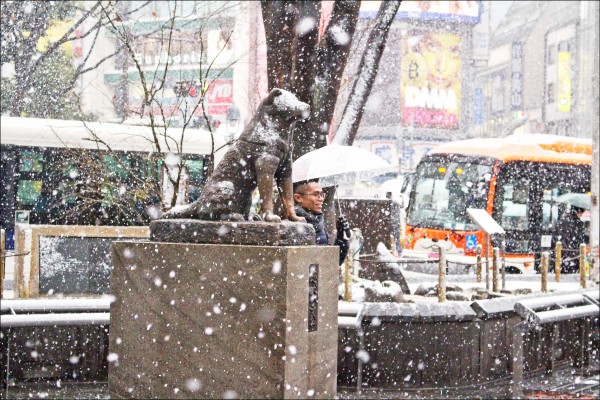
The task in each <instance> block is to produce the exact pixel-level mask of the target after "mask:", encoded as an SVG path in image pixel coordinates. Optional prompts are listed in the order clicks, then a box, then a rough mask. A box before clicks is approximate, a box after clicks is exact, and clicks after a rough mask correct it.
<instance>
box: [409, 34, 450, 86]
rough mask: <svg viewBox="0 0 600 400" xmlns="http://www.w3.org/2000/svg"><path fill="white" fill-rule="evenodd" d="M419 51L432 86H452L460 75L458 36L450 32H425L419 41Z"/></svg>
mask: <svg viewBox="0 0 600 400" xmlns="http://www.w3.org/2000/svg"><path fill="white" fill-rule="evenodd" d="M419 53H421V55H422V56H423V57H424V58H425V61H426V63H427V67H428V81H429V84H430V85H431V86H432V87H437V88H440V89H447V88H450V87H453V86H454V85H455V84H456V83H457V82H458V79H459V76H460V36H459V35H455V34H452V33H435V32H429V33H427V34H425V35H424V36H423V37H422V39H421V41H420V42H419Z"/></svg>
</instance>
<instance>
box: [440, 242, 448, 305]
mask: <svg viewBox="0 0 600 400" xmlns="http://www.w3.org/2000/svg"><path fill="white" fill-rule="evenodd" d="M438 252H439V255H440V261H439V270H438V303H443V302H445V301H446V248H445V247H443V246H439V247H438Z"/></svg>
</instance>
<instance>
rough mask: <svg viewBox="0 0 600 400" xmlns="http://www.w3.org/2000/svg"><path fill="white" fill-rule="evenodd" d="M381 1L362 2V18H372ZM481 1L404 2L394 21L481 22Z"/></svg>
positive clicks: (415, 0) (409, 0)
mask: <svg viewBox="0 0 600 400" xmlns="http://www.w3.org/2000/svg"><path fill="white" fill-rule="evenodd" d="M380 4H381V1H363V2H362V3H361V6H360V16H361V17H362V18H374V17H375V15H377V11H378V10H379V6H380ZM482 12H483V6H482V3H481V1H476V0H471V1H418V0H404V1H403V2H402V3H401V4H400V9H399V10H398V13H397V14H396V19H418V20H430V21H431V20H434V21H435V20H438V21H439V20H442V21H453V22H461V23H468V24H478V23H479V21H481V13H482Z"/></svg>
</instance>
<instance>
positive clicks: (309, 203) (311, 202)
mask: <svg viewBox="0 0 600 400" xmlns="http://www.w3.org/2000/svg"><path fill="white" fill-rule="evenodd" d="M294 200H296V203H298V205H299V206H300V207H302V208H304V209H305V210H307V211H310V212H312V213H320V212H322V209H323V200H324V194H323V188H322V187H321V185H320V184H319V183H318V182H309V183H307V184H306V185H303V186H302V187H300V188H299V190H298V192H297V193H294Z"/></svg>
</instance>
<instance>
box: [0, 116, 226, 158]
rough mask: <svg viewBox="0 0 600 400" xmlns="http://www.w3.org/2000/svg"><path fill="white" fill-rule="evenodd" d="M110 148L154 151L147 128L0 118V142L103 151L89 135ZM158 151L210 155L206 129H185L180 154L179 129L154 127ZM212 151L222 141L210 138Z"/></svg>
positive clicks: (217, 138) (209, 143)
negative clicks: (157, 136) (156, 133)
mask: <svg viewBox="0 0 600 400" xmlns="http://www.w3.org/2000/svg"><path fill="white" fill-rule="evenodd" d="M90 131H91V132H93V133H94V134H95V135H97V136H98V138H100V139H102V140H103V141H105V142H106V143H108V144H109V145H110V147H111V148H112V149H113V150H121V151H125V150H127V151H145V152H152V151H154V146H153V145H152V130H151V129H150V128H149V127H147V126H135V125H125V124H115V123H108V122H87V123H84V122H82V121H69V120H58V119H41V118H22V117H6V116H2V117H1V121H0V132H1V133H2V135H1V139H0V143H2V144H13V145H20V146H36V147H71V148H86V149H106V148H105V146H103V145H101V144H99V143H97V142H96V141H94V140H93V139H92V138H93V135H92V133H91V132H90ZM157 132H158V133H159V136H160V139H159V141H160V145H161V150H162V151H163V152H165V153H167V152H173V153H187V154H210V153H211V149H212V146H211V137H210V133H209V132H208V131H207V130H201V129H191V128H188V129H186V130H185V141H184V145H183V148H182V149H181V151H179V149H178V143H179V141H180V140H181V135H182V129H181V128H168V129H166V132H165V128H161V127H159V128H157ZM214 140H215V149H218V148H219V147H221V146H222V145H223V144H225V139H224V138H223V137H222V136H221V135H218V134H215V135H214Z"/></svg>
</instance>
